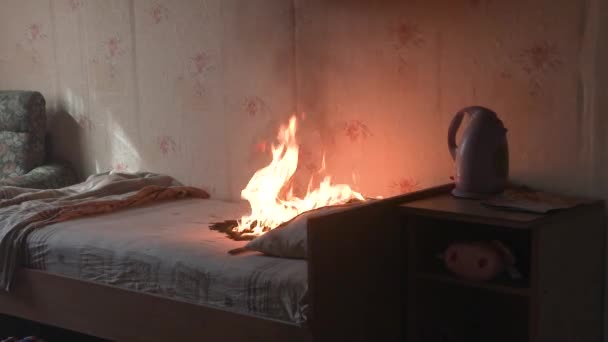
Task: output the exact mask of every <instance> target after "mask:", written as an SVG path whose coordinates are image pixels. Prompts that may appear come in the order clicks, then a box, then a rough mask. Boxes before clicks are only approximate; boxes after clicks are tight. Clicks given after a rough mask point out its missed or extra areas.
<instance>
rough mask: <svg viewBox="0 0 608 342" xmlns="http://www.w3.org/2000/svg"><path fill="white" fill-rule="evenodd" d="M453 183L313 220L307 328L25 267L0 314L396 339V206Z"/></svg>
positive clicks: (205, 332)
mask: <svg viewBox="0 0 608 342" xmlns="http://www.w3.org/2000/svg"><path fill="white" fill-rule="evenodd" d="M451 187H452V185H451V184H448V185H443V186H440V187H436V188H431V189H427V190H424V191H420V192H414V193H410V194H406V195H401V196H396V197H392V198H389V199H385V200H382V201H378V202H376V203H373V204H370V205H368V206H364V207H361V208H357V209H353V210H350V211H346V212H340V213H335V214H332V215H328V216H325V217H321V218H316V219H314V220H311V221H310V222H309V225H308V280H309V303H310V315H309V317H308V322H307V324H306V325H305V326H299V325H295V324H290V323H287V322H279V321H274V320H269V319H263V318H259V317H254V316H249V315H244V314H238V313H234V312H229V311H225V310H221V309H216V308H212V307H208V306H203V305H196V304H191V303H186V302H181V301H177V300H174V299H168V298H163V297H159V296H155V295H151V294H144V293H138V292H134V291H131V290H127V289H122V288H118V287H112V286H108V285H103V284H98V283H93V282H88V281H82V280H78V279H73V278H68V277H64V276H60V275H54V274H50V273H47V272H44V271H38V270H33V269H20V270H19V271H18V273H17V277H16V280H15V286H14V287H13V290H12V291H11V292H10V293H4V292H2V293H0V313H3V314H7V315H11V316H15V317H20V318H24V319H28V320H32V321H36V322H40V323H44V324H49V325H53V326H57V327H61V328H65V329H69V330H74V331H77V332H81V333H85V334H88V335H92V336H97V337H101V338H104V339H109V340H117V341H264V342H267V341H343V340H350V341H373V340H377V341H400V340H401V336H402V329H404V328H402V327H401V324H402V322H405V320H404V319H403V320H402V317H401V314H402V298H403V300H404V299H405V295H404V294H402V289H403V288H404V287H403V286H402V285H401V284H402V282H401V277H402V274H403V273H404V272H402V270H404V267H405V266H404V263H405V257H404V256H405V251H404V249H403V248H402V245H404V244H403V243H402V235H403V237H404V235H405V234H402V231H401V229H400V223H399V217H398V216H399V215H398V214H397V207H398V204H401V203H403V202H405V201H408V200H414V199H418V198H421V197H425V196H428V195H430V194H434V193H437V192H443V191H446V190H447V189H449V188H451Z"/></svg>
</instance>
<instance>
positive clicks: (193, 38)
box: [0, 0, 295, 197]
mask: <svg viewBox="0 0 608 342" xmlns="http://www.w3.org/2000/svg"><path fill="white" fill-rule="evenodd" d="M1 7H2V8H3V10H2V11H0V22H2V24H1V27H2V29H0V44H1V46H2V49H0V75H1V77H0V89H15V88H20V89H36V90H40V91H41V92H42V93H43V94H44V95H45V97H46V98H47V101H48V102H49V106H48V108H49V111H50V113H51V114H52V116H53V119H52V123H51V125H50V127H49V129H50V132H51V134H52V143H53V151H54V154H55V155H56V156H57V157H61V158H64V159H68V160H70V161H72V163H74V164H75V165H76V166H77V168H78V169H79V171H80V173H81V175H82V176H86V175H89V174H91V173H94V172H99V171H107V170H110V169H115V170H126V171H136V170H141V169H143V170H151V171H155V172H163V173H168V174H171V175H173V176H175V177H176V178H178V179H179V180H181V181H182V182H184V183H188V184H192V185H196V186H201V187H204V188H206V189H208V190H210V192H211V193H213V194H214V195H216V196H218V197H235V196H237V195H238V194H239V191H240V189H241V188H242V187H243V185H244V183H246V181H247V179H248V178H249V177H250V176H251V173H252V171H253V169H254V168H257V167H258V166H257V165H254V164H255V163H254V162H255V161H256V160H254V159H253V158H252V156H253V155H255V151H256V150H255V144H256V143H257V142H258V140H259V139H258V136H257V134H259V132H260V131H263V130H265V129H267V128H268V127H267V126H274V125H275V124H276V122H280V121H282V120H284V119H286V118H287V117H288V116H289V114H290V113H291V112H293V110H294V103H295V100H294V97H293V96H294V89H295V87H294V83H293V82H294V59H293V56H294V55H293V52H294V48H293V27H294V24H293V4H291V2H289V1H284V0H263V1H248V0H182V1H169V0H159V1H150V0H133V1H126V0H104V1H86V0H50V1H40V0H1Z"/></svg>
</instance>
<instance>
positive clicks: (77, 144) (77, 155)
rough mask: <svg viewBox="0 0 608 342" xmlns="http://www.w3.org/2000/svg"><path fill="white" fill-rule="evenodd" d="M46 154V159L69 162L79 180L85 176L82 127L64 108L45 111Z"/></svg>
mask: <svg viewBox="0 0 608 342" xmlns="http://www.w3.org/2000/svg"><path fill="white" fill-rule="evenodd" d="M59 134H61V136H59ZM46 155H47V160H50V161H54V162H66V163H69V164H70V165H71V166H72V167H73V168H74V170H75V171H76V175H77V177H78V179H79V180H82V179H83V178H85V176H86V175H83V172H82V170H84V154H83V150H82V128H81V127H80V125H79V124H78V122H76V120H74V117H73V116H72V115H70V113H68V111H67V110H66V109H65V108H62V107H58V108H57V109H56V110H54V111H51V110H48V111H47V137H46Z"/></svg>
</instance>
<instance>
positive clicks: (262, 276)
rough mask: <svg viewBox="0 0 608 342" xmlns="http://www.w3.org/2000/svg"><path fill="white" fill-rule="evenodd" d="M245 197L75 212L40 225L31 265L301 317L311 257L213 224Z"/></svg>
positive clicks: (239, 208)
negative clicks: (276, 253)
mask: <svg viewBox="0 0 608 342" xmlns="http://www.w3.org/2000/svg"><path fill="white" fill-rule="evenodd" d="M246 209H247V208H246V207H245V206H244V205H243V204H241V203H231V202H223V201H218V200H205V199H184V200H178V201H170V202H163V203H159V204H154V205H150V206H146V207H140V208H135V209H129V210H125V211H121V212H117V213H112V214H107V215H99V216H94V217H87V218H81V219H75V220H72V221H67V222H62V223H57V224H53V225H50V226H47V227H44V228H42V229H39V230H36V231H34V232H33V233H32V234H30V235H29V236H28V238H27V243H26V245H27V248H26V249H27V252H26V258H25V260H26V261H25V262H26V265H25V266H26V267H30V268H36V269H41V270H45V271H48V272H50V273H56V274H60V275H64V276H69V277H74V278H79V279H85V280H89V281H95V282H100V283H104V284H109V285H114V286H119V287H123V288H128V289H132V290H136V291H141V292H146V293H153V294H157V295H161V296H166V297H170V298H175V299H178V300H184V301H187V302H191V303H197V304H206V305H209V306H213V307H218V308H222V309H226V310H231V311H235V312H240V313H247V314H253V315H257V316H263V317H267V318H272V319H278V320H283V321H290V322H295V323H302V322H304V321H305V319H306V314H305V312H306V303H305V302H304V299H305V297H306V292H307V287H308V281H307V265H306V261H305V260H292V259H281V258H274V257H268V256H264V255H261V254H259V253H254V252H249V253H245V254H241V255H236V256H233V255H229V254H228V253H227V251H228V250H230V249H233V248H237V247H241V246H243V245H244V244H245V242H243V241H240V242H239V241H233V240H230V239H228V238H227V237H226V236H225V235H224V234H222V233H219V232H217V231H212V230H210V229H209V224H210V223H212V222H217V221H223V220H225V219H235V218H239V217H241V215H242V214H244V213H245V212H246Z"/></svg>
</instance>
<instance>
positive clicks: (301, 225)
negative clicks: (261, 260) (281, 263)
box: [230, 200, 373, 259]
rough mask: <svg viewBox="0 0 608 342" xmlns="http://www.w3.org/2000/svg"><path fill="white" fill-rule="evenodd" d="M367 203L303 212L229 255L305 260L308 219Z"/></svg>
mask: <svg viewBox="0 0 608 342" xmlns="http://www.w3.org/2000/svg"><path fill="white" fill-rule="evenodd" d="M369 202H373V201H372V200H367V201H365V202H355V203H350V204H343V205H333V206H328V207H323V208H319V209H314V210H310V211H307V212H304V213H302V214H300V215H298V216H296V217H294V218H293V219H291V220H289V221H287V222H284V223H283V224H281V225H280V226H278V227H276V228H275V229H273V230H270V231H268V232H266V233H265V234H264V235H260V236H258V237H256V238H255V239H253V240H251V241H249V243H247V244H246V245H245V246H244V247H242V248H237V249H236V250H232V251H230V253H231V254H237V253H240V252H242V251H246V250H249V251H257V252H262V253H264V254H267V255H271V256H277V257H281V258H295V259H306V250H307V240H308V234H307V228H308V220H309V219H311V218H314V217H320V216H325V215H329V214H333V213H336V212H340V211H346V210H349V209H351V208H354V207H358V206H362V205H364V204H367V203H369Z"/></svg>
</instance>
